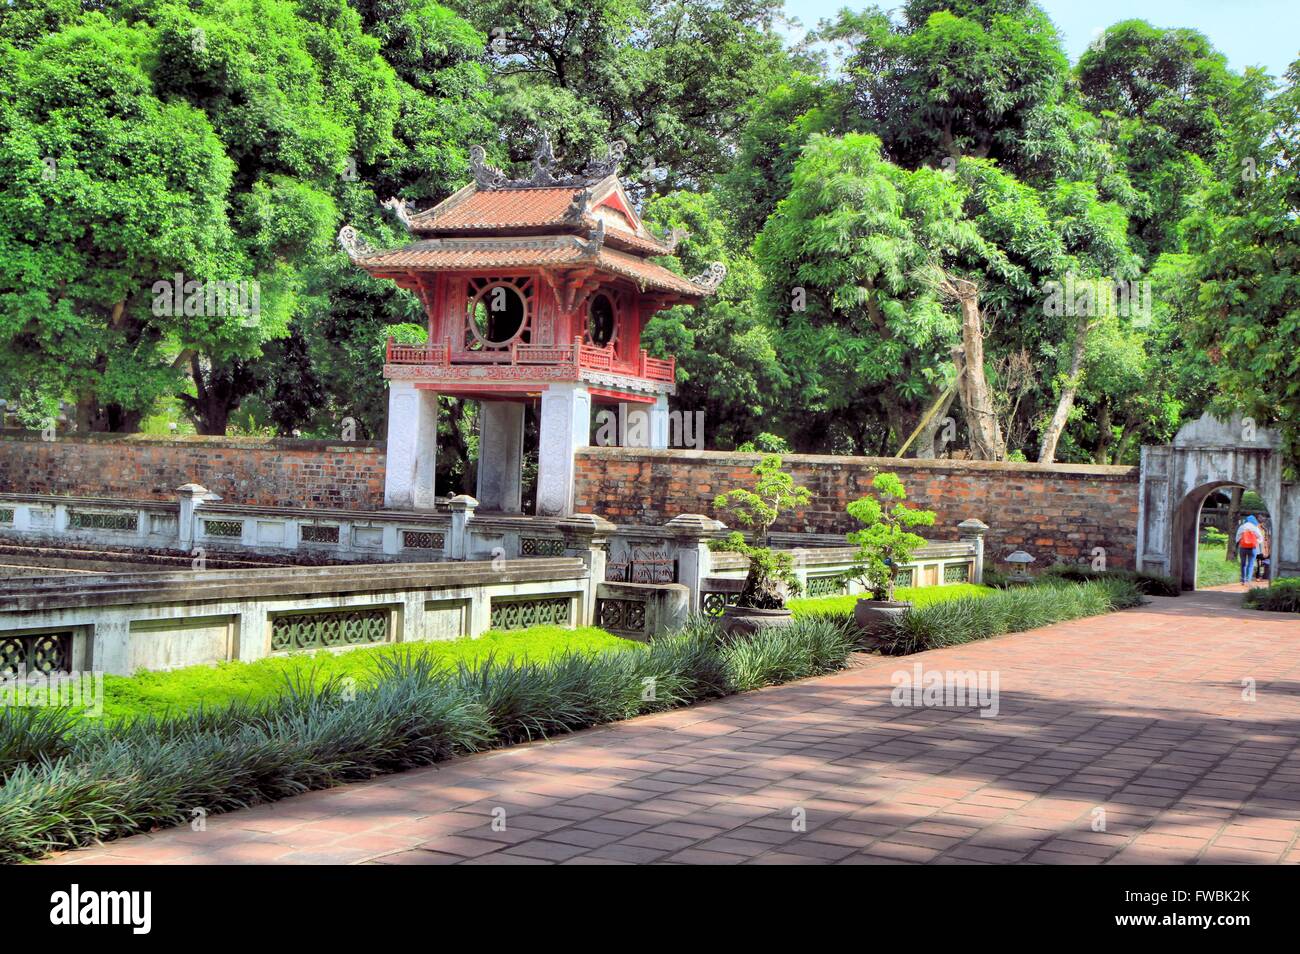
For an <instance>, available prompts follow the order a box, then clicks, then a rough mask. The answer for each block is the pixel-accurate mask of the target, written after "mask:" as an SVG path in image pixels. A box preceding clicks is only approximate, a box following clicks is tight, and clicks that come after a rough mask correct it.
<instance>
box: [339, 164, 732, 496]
mask: <svg viewBox="0 0 1300 954" xmlns="http://www.w3.org/2000/svg"><path fill="white" fill-rule="evenodd" d="M622 154H623V147H622V143H616V144H615V145H614V146H613V147H612V148H611V149H610V150H609V153H608V155H607V156H606V158H605V160H604V161H602V162H591V163H588V164H587V167H586V168H585V169H584V170H583V172H582V173H581V174H579V175H571V176H564V177H556V176H555V175H553V174H552V171H551V167H552V165H553V162H554V157H553V156H552V154H551V150H550V146H549V144H548V143H547V142H546V140H545V139H543V142H542V146H541V148H540V149H539V151H538V153H537V156H536V158H535V159H534V161H533V173H532V176H531V177H529V178H528V179H507V178H506V176H505V174H504V173H502V172H501V171H500V170H499V169H495V168H493V167H491V166H489V165H487V164H486V162H485V153H484V150H483V149H482V147H480V146H475V147H474V148H473V149H471V150H470V160H471V163H472V165H473V169H474V182H472V183H470V184H469V185H466V186H465V187H464V188H462V189H461V190H460V191H458V192H456V193H455V194H454V195H452V196H451V197H450V198H448V199H446V200H444V201H443V202H441V203H439V204H438V205H436V206H434V207H433V208H431V209H428V210H426V211H424V212H419V213H416V214H414V215H410V214H408V212H407V210H406V208H405V206H404V204H403V203H401V202H398V201H394V200H389V202H387V203H385V205H386V206H387V207H389V208H392V209H393V210H394V211H395V212H396V214H397V215H398V217H399V218H400V219H401V220H402V222H403V224H405V225H406V227H407V229H408V230H409V231H410V232H411V233H412V235H413V236H414V237H415V238H416V241H414V242H412V243H411V244H410V245H407V246H405V247H403V248H399V249H394V250H392V251H374V250H372V249H369V248H367V247H366V246H365V245H364V244H363V243H362V242H360V240H359V239H358V237H357V234H356V231H355V230H354V229H352V228H351V227H350V226H346V227H344V229H343V230H342V231H341V232H340V233H339V241H340V243H341V244H342V245H343V247H344V249H345V250H346V251H347V253H348V255H349V257H350V258H351V259H352V261H353V262H354V263H355V264H357V265H358V266H360V267H361V268H363V269H365V270H366V271H367V272H369V273H370V274H371V275H373V276H374V277H376V278H387V279H391V280H392V281H394V282H396V283H397V284H398V285H399V286H400V287H402V288H407V289H410V290H411V291H412V292H414V293H415V294H416V295H417V296H418V297H419V299H420V301H421V302H422V303H423V304H424V309H425V312H426V314H427V315H428V322H429V325H428V327H429V337H428V343H427V344H425V345H419V346H407V345H397V344H394V343H393V342H392V341H391V340H390V341H389V343H388V354H387V361H386V363H385V365H384V377H385V378H387V379H388V380H389V404H388V453H387V473H386V476H385V484H384V502H385V505H386V506H388V507H392V508H398V509H401V508H413V509H428V508H432V507H433V505H434V469H435V463H436V454H437V446H436V445H437V433H438V429H437V414H438V401H437V397H438V395H439V394H446V395H453V396H457V397H463V398H472V399H475V400H478V401H480V402H482V404H481V408H480V414H479V422H480V424H479V426H480V433H479V468H478V487H477V496H478V499H479V504H480V506H481V507H482V508H483V509H484V510H487V511H500V512H507V513H510V512H519V511H520V509H521V491H522V484H521V473H520V468H521V463H522V458H523V436H524V427H523V425H524V406H525V404H526V403H528V402H532V401H536V400H539V399H540V402H541V420H540V446H539V454H538V481H537V512H538V514H539V515H556V516H562V515H567V514H569V513H571V512H572V510H573V466H574V464H573V455H574V451H575V450H576V449H577V448H579V447H585V446H587V444H588V443H589V442H590V430H591V414H592V404H593V403H619V402H631V403H636V404H642V405H645V406H646V408H647V410H648V411H649V413H650V434H651V446H655V447H666V446H667V438H668V396H669V395H671V394H673V393H674V379H675V366H674V361H673V359H669V360H666V361H665V360H659V359H656V358H651V357H649V356H648V355H647V354H646V352H645V350H644V349H642V347H641V330H642V329H643V328H644V327H645V325H646V322H647V321H649V320H650V318H651V316H653V315H654V314H655V312H657V311H659V310H660V309H663V308H667V307H669V306H671V305H675V304H679V303H692V304H693V303H695V302H698V301H699V300H700V299H701V298H703V297H704V296H706V295H709V294H711V293H712V292H713V291H714V290H715V289H716V288H717V286H718V283H719V282H720V281H721V280H722V277H723V274H724V271H723V267H722V266H721V265H720V264H715V265H713V266H711V267H710V269H709V271H708V272H707V273H706V274H705V275H703V276H700V277H698V278H696V279H693V280H687V279H685V278H682V277H681V276H679V275H677V274H675V273H673V272H671V271H669V270H668V269H666V268H664V267H663V266H661V265H658V264H655V263H654V262H652V261H650V258H651V257H653V256H657V255H671V254H672V253H673V250H674V248H675V246H676V244H677V239H678V236H676V235H674V236H672V237H671V238H670V240H669V241H667V242H665V241H663V240H660V239H658V238H656V237H655V236H654V235H653V234H651V232H650V231H649V229H647V228H646V227H645V225H643V224H642V222H641V220H640V217H639V216H638V215H637V214H636V212H635V210H634V209H633V207H632V203H631V202H630V201H629V200H628V197H627V194H626V192H625V191H624V189H623V186H622V184H621V183H620V182H619V179H618V175H617V165H618V162H619V160H620V159H621V158H622Z"/></svg>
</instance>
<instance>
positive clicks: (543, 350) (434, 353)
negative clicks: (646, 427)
mask: <svg viewBox="0 0 1300 954" xmlns="http://www.w3.org/2000/svg"><path fill="white" fill-rule="evenodd" d="M386 358H387V361H388V363H389V364H422V365H438V366H441V367H449V366H450V365H451V364H452V361H453V358H454V359H455V361H456V362H460V361H462V360H463V361H465V362H466V363H471V364H477V363H481V362H486V363H499V364H512V365H520V364H525V365H526V364H546V365H566V364H567V365H571V366H572V367H573V369H574V372H575V374H576V372H577V371H578V370H580V369H583V368H585V369H587V370H589V371H612V372H615V373H618V372H624V371H625V369H624V367H622V366H620V363H619V361H618V357H617V355H616V354H615V351H614V349H613V348H602V347H599V346H597V345H589V344H585V343H584V342H583V341H582V339H581V338H575V339H574V342H573V344H571V345H528V344H517V343H516V344H512V345H511V346H510V348H509V349H508V350H506V349H503V350H501V351H499V352H472V353H466V354H463V355H462V354H456V355H453V354H452V352H451V343H450V342H446V343H444V344H431V345H404V344H398V343H397V342H395V341H394V340H393V339H392V338H389V339H388V348H387V351H386ZM625 373H629V374H634V375H636V376H637V377H641V378H647V379H648V380H651V381H668V382H672V381H674V380H676V376H677V362H676V360H675V359H673V358H668V359H667V360H664V359H661V358H652V357H650V356H649V355H648V354H646V352H645V351H642V352H641V353H640V354H639V355H638V356H637V362H636V364H635V365H634V366H633V367H631V368H627V369H626V372H625Z"/></svg>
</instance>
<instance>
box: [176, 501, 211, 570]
mask: <svg viewBox="0 0 1300 954" xmlns="http://www.w3.org/2000/svg"><path fill="white" fill-rule="evenodd" d="M176 494H177V496H178V497H179V498H180V511H179V514H178V516H177V518H176V532H177V534H178V535H179V537H180V540H179V545H178V547H177V548H178V549H180V550H184V551H185V552H186V553H188V552H189V551H190V548H191V547H193V546H194V531H195V529H196V528H195V526H194V524H195V523H197V520H196V519H195V511H197V510H198V509H199V507H200V506H201V505H202V504H203V501H204V499H205V498H206V497H207V496H208V488H206V487H200V486H199V485H198V484H181V486H179V487H177V488H176Z"/></svg>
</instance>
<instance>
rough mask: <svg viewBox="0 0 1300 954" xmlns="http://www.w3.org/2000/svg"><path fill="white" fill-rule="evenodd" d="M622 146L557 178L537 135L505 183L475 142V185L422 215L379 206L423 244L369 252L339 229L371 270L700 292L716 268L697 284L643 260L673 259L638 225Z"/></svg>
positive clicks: (717, 273)
mask: <svg viewBox="0 0 1300 954" xmlns="http://www.w3.org/2000/svg"><path fill="white" fill-rule="evenodd" d="M622 155H623V148H622V144H621V143H617V144H615V145H614V146H613V147H611V148H610V150H609V153H608V155H607V156H606V158H605V160H603V161H601V162H589V163H588V164H587V167H586V168H585V169H584V170H583V172H582V173H581V174H579V175H572V176H564V177H558V178H557V177H556V176H555V175H553V174H552V172H551V166H552V164H553V162H554V156H553V155H552V154H551V151H550V144H549V142H548V141H547V140H546V139H545V137H543V139H542V144H541V146H540V147H539V149H538V152H537V155H536V156H535V158H534V161H533V173H532V176H531V177H530V178H528V179H508V178H506V176H505V174H504V173H503V172H501V170H499V169H495V168H493V167H492V166H489V165H487V163H486V160H485V153H484V150H483V149H482V148H481V147H478V146H475V147H474V148H473V149H471V150H470V161H471V164H472V165H473V168H474V181H473V182H472V183H470V184H468V185H466V186H465V187H464V188H462V189H460V190H459V191H458V192H456V193H455V194H454V195H452V196H450V197H448V198H447V199H444V200H443V201H442V202H440V203H438V204H437V205H435V206H433V207H432V208H430V209H425V210H424V211H422V212H416V213H414V214H409V213H408V212H407V210H406V207H405V204H404V203H402V202H399V201H396V200H389V201H388V202H386V203H384V204H385V206H386V207H387V208H390V209H392V210H394V211H395V212H396V214H397V216H398V217H399V218H400V219H401V220H402V222H403V224H405V225H406V227H407V228H408V229H409V230H410V231H411V233H412V234H413V235H415V236H416V237H417V238H418V239H419V240H418V241H416V242H414V243H412V244H410V245H407V246H405V247H404V248H400V249H394V250H391V251H382V252H376V251H373V250H371V249H368V248H365V247H364V243H361V242H360V240H359V239H358V237H357V235H356V232H355V230H354V229H351V228H350V227H345V228H344V229H343V230H342V231H341V232H340V233H339V241H340V243H342V244H343V246H344V248H345V249H346V250H347V252H348V254H349V256H351V258H352V260H353V261H354V262H356V264H358V265H359V266H361V267H362V268H364V269H366V271H368V272H370V273H371V274H372V275H376V274H381V273H382V274H384V275H385V277H396V273H400V272H404V271H456V270H466V269H491V268H508V267H537V266H578V265H583V264H587V265H590V266H592V267H594V268H596V269H598V270H600V271H604V272H608V273H610V274H614V275H620V276H622V277H624V278H628V279H631V280H632V281H635V282H636V283H637V284H639V285H640V286H641V287H642V288H654V289H656V290H659V291H666V292H671V293H673V294H676V295H681V296H686V297H694V298H700V297H703V296H705V295H709V294H712V293H713V291H714V290H715V289H716V288H717V285H718V283H719V282H720V281H721V276H722V274H723V270H722V269H721V266H712V267H711V268H710V270H709V271H708V272H706V273H705V274H704V275H702V276H700V277H699V278H696V279H694V280H690V279H685V278H682V277H681V276H680V275H677V274H675V273H673V272H672V271H670V270H668V269H667V268H664V267H663V266H661V265H657V264H655V263H654V262H650V261H648V258H649V257H651V256H657V255H671V254H673V250H674V249H675V247H676V245H677V240H678V238H679V236H678V235H673V236H671V237H670V238H669V240H668V241H664V240H662V239H660V238H658V237H657V236H655V235H654V234H653V233H652V232H651V231H650V230H649V229H648V228H646V226H645V225H644V224H643V223H642V222H641V219H640V216H638V215H637V213H636V212H635V210H634V209H633V207H632V204H631V202H630V200H629V199H628V197H627V193H626V192H625V191H624V190H623V186H622V184H621V183H620V182H619V179H618V176H617V174H616V168H617V165H618V161H619V160H620V159H621V158H622Z"/></svg>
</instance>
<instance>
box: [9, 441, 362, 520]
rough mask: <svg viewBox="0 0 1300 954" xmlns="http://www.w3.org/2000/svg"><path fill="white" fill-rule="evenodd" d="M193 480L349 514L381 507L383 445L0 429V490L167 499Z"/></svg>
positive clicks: (226, 494)
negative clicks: (48, 436) (52, 434)
mask: <svg viewBox="0 0 1300 954" xmlns="http://www.w3.org/2000/svg"><path fill="white" fill-rule="evenodd" d="M190 482H194V483H198V484H202V485H203V486H204V487H206V488H208V490H210V491H212V492H213V493H216V494H219V495H220V496H221V498H222V500H223V502H226V503H237V504H249V505H254V506H267V507H309V506H329V507H344V508H351V509H359V510H369V509H378V508H380V507H382V506H383V504H384V445H383V443H381V442H370V441H358V442H353V443H343V442H337V443H336V442H333V441H314V440H282V439H262V438H234V437H190V436H185V437H153V436H149V435H145V434H102V435H100V434H95V435H88V436H79V437H58V438H56V439H54V440H52V441H46V440H42V438H41V435H40V434H38V433H32V432H30V431H15V430H5V431H0V493H10V494H57V495H71V496H96V497H119V498H126V499H134V500H175V498H176V488H177V487H179V486H181V485H182V484H186V483H190Z"/></svg>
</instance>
